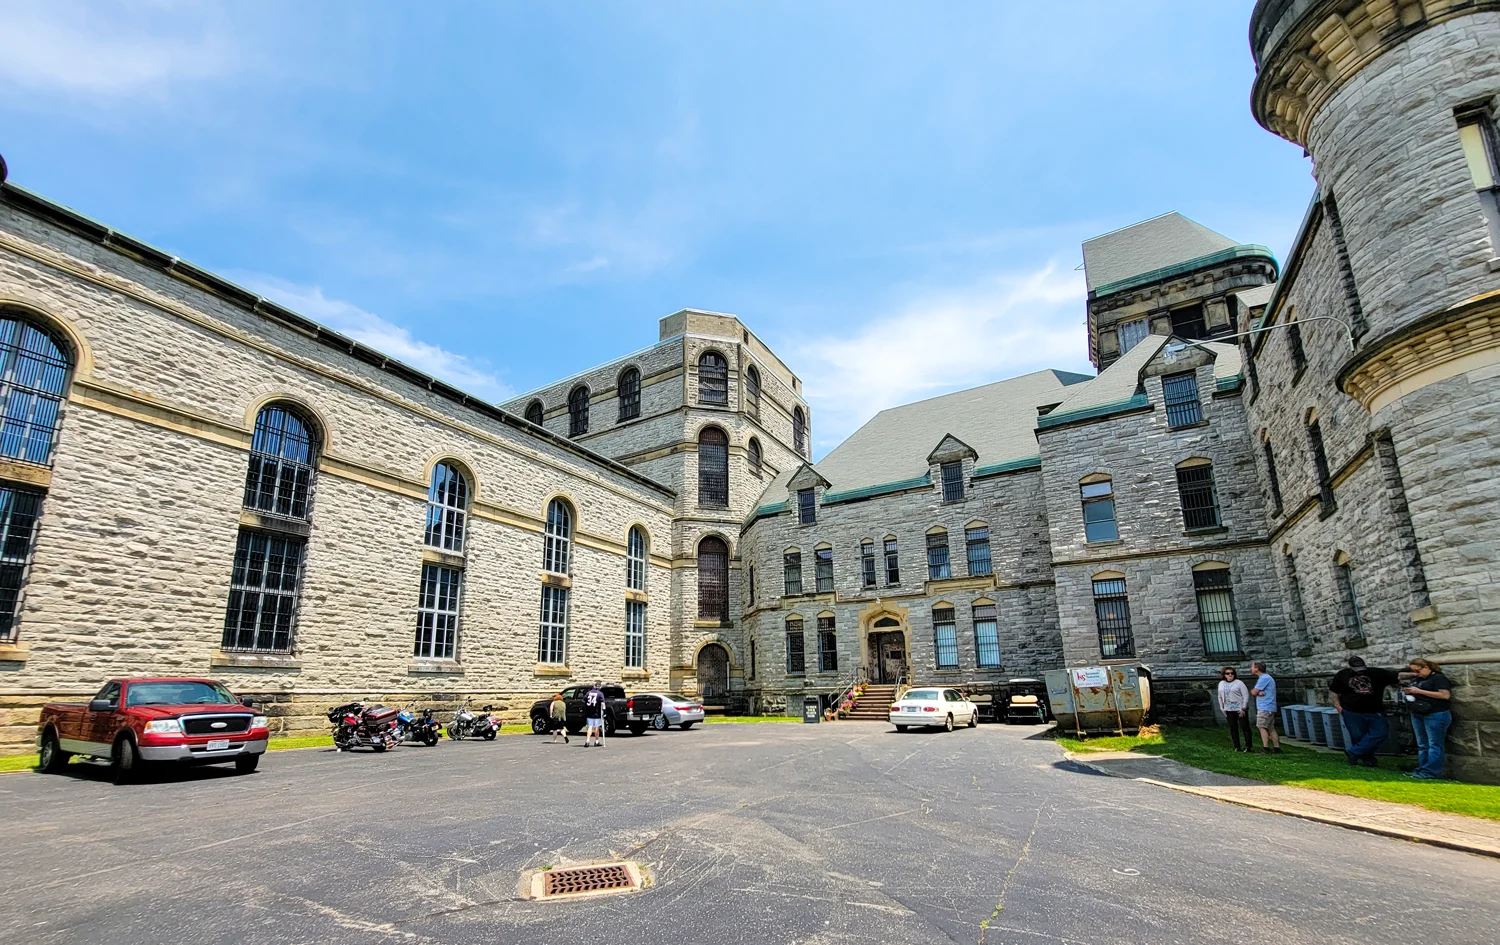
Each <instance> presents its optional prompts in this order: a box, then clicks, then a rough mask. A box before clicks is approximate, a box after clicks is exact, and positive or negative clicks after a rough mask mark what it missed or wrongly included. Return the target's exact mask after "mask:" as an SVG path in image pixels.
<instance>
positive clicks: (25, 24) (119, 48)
mask: <svg viewBox="0 0 1500 945" xmlns="http://www.w3.org/2000/svg"><path fill="white" fill-rule="evenodd" d="M116 12H117V14H118V13H123V11H116ZM205 12H206V11H205V10H204V8H203V7H201V6H196V5H195V6H192V7H188V6H187V5H184V4H179V3H166V2H161V3H155V4H150V5H147V6H144V7H142V6H139V5H138V6H137V7H135V8H132V9H131V11H130V12H129V14H127V15H110V12H109V11H108V8H106V7H103V6H100V5H97V4H78V3H66V2H61V0H44V2H40V3H18V4H7V5H6V9H5V15H4V24H5V25H4V28H3V29H0V77H3V78H4V79H5V80H7V81H9V82H11V83H13V84H14V85H17V86H21V87H23V88H29V89H34V90H46V91H54V92H63V93H67V94H71V95H74V96H79V97H84V98H93V99H99V100H105V101H109V100H116V99H119V98H122V97H128V96H133V95H140V94H143V93H145V94H164V93H165V92H166V91H167V87H168V86H169V85H170V84H172V83H179V82H184V81H193V80H199V79H204V78H209V77H214V76H221V75H226V74H229V73H231V72H234V71H236V70H237V69H238V68H239V66H240V62H239V59H240V56H239V52H238V49H237V48H236V44H235V43H234V42H233V40H232V38H231V36H230V32H229V31H228V30H227V29H223V28H221V27H220V26H219V25H217V24H213V23H207V24H205V23H203V22H202V15H203V14H204V13H205ZM208 12H211V11H208ZM210 19H211V20H212V19H217V17H216V16H215V17H210ZM195 20H198V21H199V22H197V23H195V22H194V21H195Z"/></svg>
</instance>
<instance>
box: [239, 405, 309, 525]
mask: <svg viewBox="0 0 1500 945" xmlns="http://www.w3.org/2000/svg"><path fill="white" fill-rule="evenodd" d="M314 453H315V449H314V446H313V434H312V427H311V426H310V425H309V424H308V423H307V421H306V420H304V419H303V418H302V416H301V415H300V414H298V413H297V412H296V411H294V410H293V409H292V408H290V407H288V406H286V405H284V404H269V405H267V406H265V407H262V408H261V411H260V414H259V415H258V416H257V417H256V418H255V437H254V439H253V440H252V441H251V444H250V472H249V474H248V475H247V476H246V477H245V508H247V509H253V510H255V511H257V512H269V513H271V514H273V515H282V516H286V517H288V518H300V519H305V518H307V517H308V514H309V501H310V497H309V493H310V492H311V490H312V483H313V473H314V465H315V460H316V457H315V455H314Z"/></svg>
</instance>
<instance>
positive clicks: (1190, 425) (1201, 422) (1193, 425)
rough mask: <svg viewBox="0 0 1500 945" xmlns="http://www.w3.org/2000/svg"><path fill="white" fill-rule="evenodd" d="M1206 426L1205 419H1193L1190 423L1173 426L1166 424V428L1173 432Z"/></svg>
mask: <svg viewBox="0 0 1500 945" xmlns="http://www.w3.org/2000/svg"><path fill="white" fill-rule="evenodd" d="M1206 426H1208V421H1207V420H1195V421H1193V422H1192V423H1180V424H1178V425H1177V426H1175V427H1174V426H1171V425H1168V427H1167V429H1169V430H1171V431H1172V432H1173V433H1176V432H1177V431H1178V430H1196V429H1198V428H1199V427H1206Z"/></svg>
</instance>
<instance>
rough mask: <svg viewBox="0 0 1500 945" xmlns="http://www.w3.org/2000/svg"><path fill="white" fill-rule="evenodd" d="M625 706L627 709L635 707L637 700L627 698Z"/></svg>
mask: <svg viewBox="0 0 1500 945" xmlns="http://www.w3.org/2000/svg"><path fill="white" fill-rule="evenodd" d="M625 708H626V709H627V710H628V709H634V708H635V700H634V699H627V700H625Z"/></svg>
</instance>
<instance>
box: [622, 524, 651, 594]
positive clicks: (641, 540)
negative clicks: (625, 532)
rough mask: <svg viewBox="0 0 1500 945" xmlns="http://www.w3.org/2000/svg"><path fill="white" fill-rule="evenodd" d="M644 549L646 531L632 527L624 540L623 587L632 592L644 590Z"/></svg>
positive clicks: (637, 526) (638, 527)
mask: <svg viewBox="0 0 1500 945" xmlns="http://www.w3.org/2000/svg"><path fill="white" fill-rule="evenodd" d="M646 547H647V546H646V530H645V529H644V528H642V527H640V526H639V525H636V526H634V527H632V528H631V529H630V535H629V536H628V537H627V538H626V540H625V586H626V587H628V588H630V589H631V590H632V591H644V590H645V589H646Z"/></svg>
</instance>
